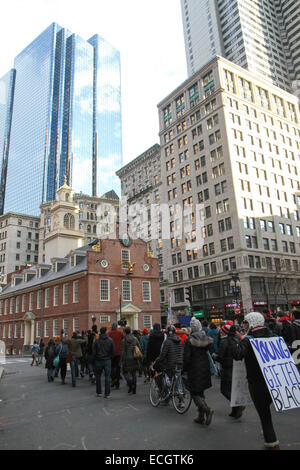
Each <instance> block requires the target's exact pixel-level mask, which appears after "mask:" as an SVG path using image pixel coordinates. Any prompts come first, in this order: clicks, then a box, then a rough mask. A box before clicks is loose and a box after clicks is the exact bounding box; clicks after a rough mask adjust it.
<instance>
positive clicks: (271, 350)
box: [250, 336, 300, 411]
mask: <svg viewBox="0 0 300 470" xmlns="http://www.w3.org/2000/svg"><path fill="white" fill-rule="evenodd" d="M250 342H251V346H252V349H253V351H254V353H255V356H256V359H257V361H258V363H259V366H260V368H261V371H262V373H263V376H264V378H265V381H266V384H267V387H268V389H269V392H270V395H271V397H272V400H273V403H274V406H275V409H276V411H285V410H290V409H292V408H298V407H300V374H299V371H298V369H297V366H296V364H295V362H294V360H293V358H292V356H291V354H290V351H289V349H288V347H287V345H286V343H285V341H284V339H283V338H282V337H278V336H276V337H272V338H252V339H250Z"/></svg>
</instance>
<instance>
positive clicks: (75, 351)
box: [61, 330, 86, 387]
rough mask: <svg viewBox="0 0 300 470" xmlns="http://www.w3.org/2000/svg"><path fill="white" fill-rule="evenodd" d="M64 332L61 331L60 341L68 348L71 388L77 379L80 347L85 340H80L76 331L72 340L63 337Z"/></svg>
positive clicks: (80, 355)
mask: <svg viewBox="0 0 300 470" xmlns="http://www.w3.org/2000/svg"><path fill="white" fill-rule="evenodd" d="M63 334H64V330H61V338H62V339H61V341H62V343H63V344H67V345H68V347H69V351H68V353H69V355H70V356H71V357H70V361H71V362H70V367H71V376H72V387H76V378H77V377H78V371H79V364H80V360H81V358H82V348H81V345H82V344H84V343H85V342H86V340H85V338H80V337H79V336H78V333H77V332H76V331H74V332H73V335H72V338H64V337H63Z"/></svg>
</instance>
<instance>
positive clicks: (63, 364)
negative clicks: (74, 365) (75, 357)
mask: <svg viewBox="0 0 300 470" xmlns="http://www.w3.org/2000/svg"><path fill="white" fill-rule="evenodd" d="M68 351H69V347H68V345H67V344H63V343H62V341H61V339H60V338H59V337H58V338H57V341H56V348H55V356H58V355H59V365H58V367H57V372H58V371H59V370H60V378H61V384H62V385H65V383H66V375H67V355H68ZM57 376H58V375H55V377H57Z"/></svg>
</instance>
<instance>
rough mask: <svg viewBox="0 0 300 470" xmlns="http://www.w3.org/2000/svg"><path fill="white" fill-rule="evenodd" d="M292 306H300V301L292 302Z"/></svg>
mask: <svg viewBox="0 0 300 470" xmlns="http://www.w3.org/2000/svg"><path fill="white" fill-rule="evenodd" d="M290 304H291V305H300V300H291V301H290Z"/></svg>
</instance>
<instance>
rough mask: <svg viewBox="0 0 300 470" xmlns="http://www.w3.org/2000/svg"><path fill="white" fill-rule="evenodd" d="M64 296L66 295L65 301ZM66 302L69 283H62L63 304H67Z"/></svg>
mask: <svg viewBox="0 0 300 470" xmlns="http://www.w3.org/2000/svg"><path fill="white" fill-rule="evenodd" d="M66 293H67V295H66ZM65 297H67V301H66V302H65ZM68 303H69V284H63V305H68Z"/></svg>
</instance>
